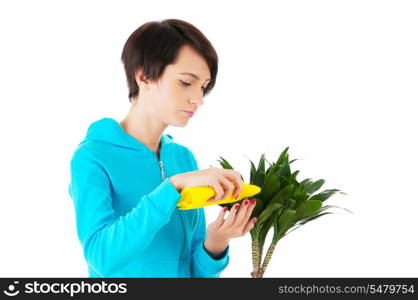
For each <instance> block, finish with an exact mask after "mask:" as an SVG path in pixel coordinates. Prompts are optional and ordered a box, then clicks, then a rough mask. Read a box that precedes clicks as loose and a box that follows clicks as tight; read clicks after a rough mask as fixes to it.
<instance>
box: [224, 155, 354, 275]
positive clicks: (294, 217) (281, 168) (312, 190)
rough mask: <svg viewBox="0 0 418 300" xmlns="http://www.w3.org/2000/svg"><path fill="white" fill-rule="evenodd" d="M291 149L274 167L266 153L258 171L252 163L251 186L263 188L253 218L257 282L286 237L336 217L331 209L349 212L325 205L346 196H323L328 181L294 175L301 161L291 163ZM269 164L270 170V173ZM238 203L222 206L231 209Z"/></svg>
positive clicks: (328, 193)
mask: <svg viewBox="0 0 418 300" xmlns="http://www.w3.org/2000/svg"><path fill="white" fill-rule="evenodd" d="M288 149H289V147H286V148H285V149H284V150H283V151H282V152H281V154H280V156H279V158H278V159H277V161H276V162H273V163H270V162H269V161H267V160H266V158H265V154H264V153H263V154H262V155H261V157H260V160H259V163H258V166H257V168H256V167H255V165H254V163H253V162H252V161H251V160H250V163H251V171H250V184H255V185H257V186H259V187H261V192H260V193H259V194H257V195H256V196H254V197H253V198H256V199H257V202H256V206H255V208H254V210H253V212H252V214H251V217H257V223H256V225H255V226H254V228H253V229H252V230H251V231H250V234H251V242H252V247H251V250H252V262H253V271H252V272H251V276H252V277H253V278H261V277H263V275H264V272H265V271H266V268H267V266H268V264H269V262H270V259H271V257H272V255H273V252H274V249H275V247H276V245H277V243H278V242H279V240H281V239H282V238H283V237H285V236H286V235H287V234H289V233H290V232H291V231H293V230H295V229H297V228H299V227H301V226H303V225H305V224H307V223H309V222H311V221H313V220H316V219H318V218H319V217H321V216H324V215H327V214H332V213H333V212H331V211H328V210H329V209H330V208H339V209H344V210H346V211H348V212H350V213H351V211H349V210H348V209H345V208H341V207H338V206H334V205H324V202H325V201H326V200H327V199H329V198H330V197H331V196H332V195H334V194H335V193H341V194H345V195H347V194H346V193H344V192H342V191H341V190H339V189H327V190H323V191H320V192H319V189H320V188H321V187H322V186H323V184H324V183H325V180H324V179H319V180H316V181H313V180H312V179H311V178H306V179H304V180H302V181H301V182H299V181H298V180H297V178H296V177H297V175H298V173H299V170H297V171H294V172H292V171H291V169H290V165H291V164H292V163H293V162H294V161H296V160H297V159H293V160H291V161H289V154H288ZM218 162H219V163H220V164H221V166H222V167H223V168H224V169H233V168H232V166H231V165H230V164H229V163H228V161H227V160H226V159H224V158H223V157H220V160H218ZM266 162H267V163H268V164H269V166H268V167H267V169H266ZM233 204H234V203H228V204H220V206H222V207H224V206H228V208H231V206H232V205H233ZM271 228H273V230H274V233H273V238H272V241H271V243H270V246H269V248H268V250H267V253H266V255H265V257H264V260H262V254H263V248H264V244H265V239H266V236H267V234H268V233H269V231H270V230H271Z"/></svg>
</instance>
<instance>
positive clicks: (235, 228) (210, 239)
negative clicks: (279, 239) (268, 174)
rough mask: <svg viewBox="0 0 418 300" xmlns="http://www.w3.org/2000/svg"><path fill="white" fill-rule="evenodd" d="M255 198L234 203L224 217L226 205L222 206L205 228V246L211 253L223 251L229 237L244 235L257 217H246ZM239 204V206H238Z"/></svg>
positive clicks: (217, 253)
mask: <svg viewBox="0 0 418 300" xmlns="http://www.w3.org/2000/svg"><path fill="white" fill-rule="evenodd" d="M255 204H256V199H252V200H251V201H249V200H248V199H246V200H244V201H243V202H242V204H241V205H240V204H239V203H236V204H234V206H232V208H231V210H230V211H229V214H228V217H226V219H224V216H225V213H226V210H227V209H228V208H227V207H224V208H223V209H222V210H221V211H220V213H219V215H218V218H217V219H216V220H215V221H214V222H213V223H211V224H210V225H209V226H208V228H207V230H206V240H205V244H204V246H205V248H206V250H208V251H209V252H211V253H212V254H213V255H219V254H220V253H222V252H223V251H225V249H226V247H227V246H228V244H229V240H230V239H231V238H235V237H240V236H244V235H245V234H247V232H248V231H250V230H251V229H252V228H253V227H254V224H255V222H256V221H257V218H256V217H254V218H252V219H251V221H248V219H249V218H250V216H251V213H252V211H253V209H254V207H255ZM240 206H241V207H240Z"/></svg>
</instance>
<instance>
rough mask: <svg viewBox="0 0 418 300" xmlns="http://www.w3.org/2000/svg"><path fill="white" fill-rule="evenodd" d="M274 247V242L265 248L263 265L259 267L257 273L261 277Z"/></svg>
mask: <svg viewBox="0 0 418 300" xmlns="http://www.w3.org/2000/svg"><path fill="white" fill-rule="evenodd" d="M275 247H276V244H274V243H271V244H270V247H269V249H268V250H267V253H266V256H265V257H264V261H263V265H262V267H261V268H260V269H259V275H260V277H263V275H264V272H265V271H266V269H267V266H268V264H269V262H270V259H271V257H272V255H273V252H274V249H275Z"/></svg>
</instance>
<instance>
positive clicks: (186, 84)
mask: <svg viewBox="0 0 418 300" xmlns="http://www.w3.org/2000/svg"><path fill="white" fill-rule="evenodd" d="M180 82H181V83H182V84H183V85H185V86H189V85H190V83H188V82H185V81H183V80H180Z"/></svg>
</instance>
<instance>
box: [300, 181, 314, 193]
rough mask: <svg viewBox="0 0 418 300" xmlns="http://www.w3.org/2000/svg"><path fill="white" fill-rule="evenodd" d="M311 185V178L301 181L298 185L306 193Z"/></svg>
mask: <svg viewBox="0 0 418 300" xmlns="http://www.w3.org/2000/svg"><path fill="white" fill-rule="evenodd" d="M312 183H313V181H312V178H306V179H304V180H302V181H301V182H300V185H301V186H302V188H303V190H304V191H305V192H307V191H308V188H309V186H310V185H311V184H312Z"/></svg>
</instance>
